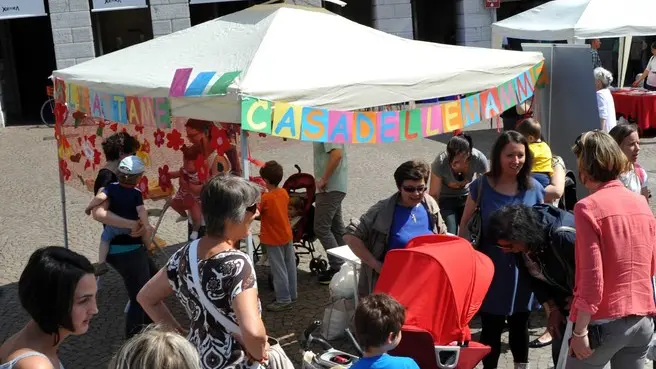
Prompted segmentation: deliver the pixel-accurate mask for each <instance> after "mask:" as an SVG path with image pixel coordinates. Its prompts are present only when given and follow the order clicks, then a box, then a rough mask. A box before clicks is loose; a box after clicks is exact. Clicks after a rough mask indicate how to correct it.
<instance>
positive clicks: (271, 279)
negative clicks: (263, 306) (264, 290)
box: [268, 274, 273, 291]
mask: <svg viewBox="0 0 656 369" xmlns="http://www.w3.org/2000/svg"><path fill="white" fill-rule="evenodd" d="M268 282H269V289H270V290H271V291H273V276H272V275H271V274H269V279H268Z"/></svg>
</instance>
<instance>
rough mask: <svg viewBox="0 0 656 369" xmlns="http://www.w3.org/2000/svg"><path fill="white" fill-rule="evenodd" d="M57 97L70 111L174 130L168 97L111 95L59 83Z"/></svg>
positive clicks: (57, 83)
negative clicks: (64, 102) (172, 128)
mask: <svg viewBox="0 0 656 369" xmlns="http://www.w3.org/2000/svg"><path fill="white" fill-rule="evenodd" d="M55 96H56V99H57V100H58V101H62V100H63V101H66V104H67V105H68V110H69V111H72V112H75V111H79V112H82V113H85V114H88V115H90V116H93V117H97V118H103V119H106V120H109V121H112V122H116V123H120V124H134V125H137V126H155V127H158V128H170V127H171V103H170V102H169V99H168V98H167V97H147V96H125V95H111V94H107V93H104V92H102V91H97V90H94V89H90V88H88V87H84V86H80V85H76V84H73V83H66V84H64V82H63V81H61V80H55Z"/></svg>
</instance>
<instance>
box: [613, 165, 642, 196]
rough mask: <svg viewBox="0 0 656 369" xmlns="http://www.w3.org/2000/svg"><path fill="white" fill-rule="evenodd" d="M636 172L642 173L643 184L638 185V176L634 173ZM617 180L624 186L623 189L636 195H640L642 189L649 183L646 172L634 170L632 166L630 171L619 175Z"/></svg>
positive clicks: (640, 169)
mask: <svg viewBox="0 0 656 369" xmlns="http://www.w3.org/2000/svg"><path fill="white" fill-rule="evenodd" d="M638 170H639V171H640V172H641V173H642V178H644V182H642V183H640V176H638V173H636V171H638ZM619 179H620V181H621V182H622V184H624V187H626V188H627V189H629V190H631V191H633V192H635V193H637V194H641V193H642V192H641V191H642V189H643V188H645V187H647V186H648V181H649V177H648V176H647V171H645V170H644V169H643V168H636V167H634V166H632V168H631V170H630V171H628V172H626V173H622V174H620V178H619Z"/></svg>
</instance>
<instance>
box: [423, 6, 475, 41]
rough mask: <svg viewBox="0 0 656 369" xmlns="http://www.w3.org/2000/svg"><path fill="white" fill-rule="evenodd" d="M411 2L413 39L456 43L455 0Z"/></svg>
mask: <svg viewBox="0 0 656 369" xmlns="http://www.w3.org/2000/svg"><path fill="white" fill-rule="evenodd" d="M481 1H482V0H481ZM411 4H412V29H413V31H414V34H415V40H420V41H428V42H437V43H440V44H448V45H455V44H456V29H457V27H458V25H457V19H456V18H457V15H456V0H442V1H431V0H412V1H411Z"/></svg>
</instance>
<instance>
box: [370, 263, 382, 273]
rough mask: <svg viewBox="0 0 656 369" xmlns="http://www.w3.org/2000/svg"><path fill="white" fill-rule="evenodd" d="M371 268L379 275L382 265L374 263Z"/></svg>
mask: <svg viewBox="0 0 656 369" xmlns="http://www.w3.org/2000/svg"><path fill="white" fill-rule="evenodd" d="M372 268H373V269H374V270H375V271H376V273H378V274H380V271H381V270H382V269H383V263H381V262H380V261H376V264H374V265H373V266H372Z"/></svg>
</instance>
